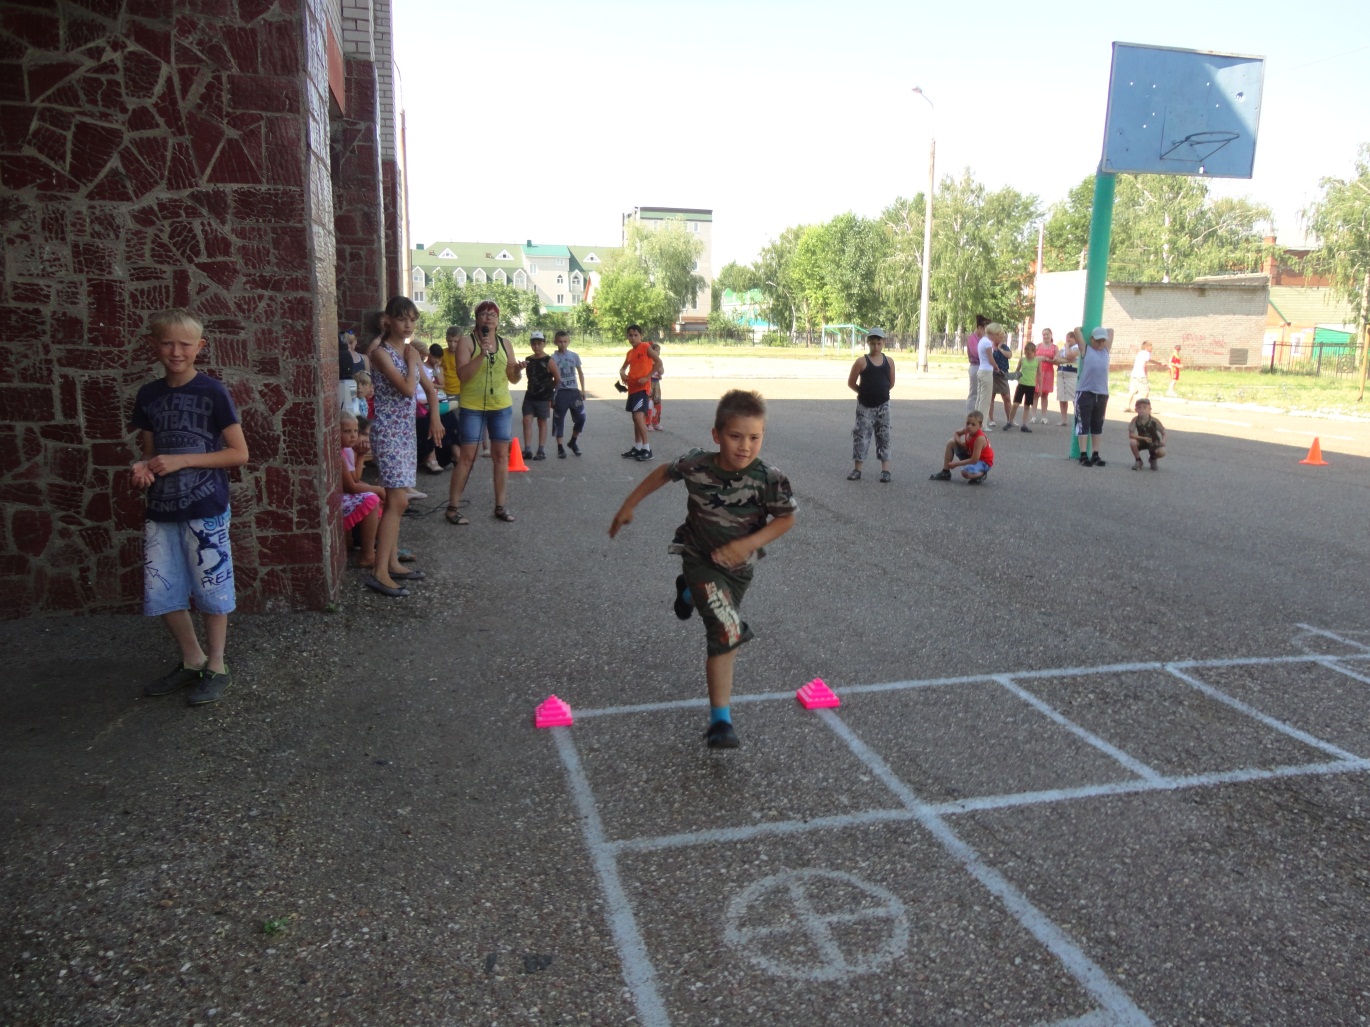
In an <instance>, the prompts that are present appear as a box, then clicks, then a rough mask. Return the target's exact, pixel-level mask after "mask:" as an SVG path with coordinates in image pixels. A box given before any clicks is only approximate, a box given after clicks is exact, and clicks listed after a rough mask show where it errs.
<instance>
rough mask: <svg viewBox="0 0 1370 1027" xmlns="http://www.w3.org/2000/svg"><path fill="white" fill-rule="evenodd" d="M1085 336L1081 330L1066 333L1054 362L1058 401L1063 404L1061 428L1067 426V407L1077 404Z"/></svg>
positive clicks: (1075, 329) (1074, 329) (1073, 329)
mask: <svg viewBox="0 0 1370 1027" xmlns="http://www.w3.org/2000/svg"><path fill="white" fill-rule="evenodd" d="M1083 340H1084V335H1083V334H1082V333H1081V331H1080V329H1079V328H1072V329H1071V330H1070V331H1068V332H1066V341H1065V342H1063V343H1062V344H1061V348H1060V349H1058V350H1057V351H1056V358H1055V359H1054V360H1053V361H1052V363H1053V364H1055V365H1056V399H1057V400H1058V401H1059V402H1060V404H1061V425H1060V426H1061V427H1062V428H1064V427H1065V426H1066V407H1068V406H1069V405H1070V404H1071V403H1074V402H1075V380H1076V378H1077V376H1078V374H1079V363H1080V343H1081V342H1082V341H1083Z"/></svg>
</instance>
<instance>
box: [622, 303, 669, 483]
mask: <svg viewBox="0 0 1370 1027" xmlns="http://www.w3.org/2000/svg"><path fill="white" fill-rule="evenodd" d="M628 344H629V345H630V346H631V347H632V348H631V349H629V350H628V355H627V356H626V357H624V358H623V366H622V367H620V368H619V369H618V378H619V382H620V384H621V385H623V387H624V388H626V389H627V390H628V404H627V407H626V409H627V411H628V413H630V414H632V415H633V448H632V449H630V450H628V452H626V453H624V454H623V456H624V457H625V458H626V459H629V460H650V459H652V447H651V446H649V445H648V444H647V407H648V404H650V403H651V400H652V375H653V374H661V373H663V371H664V368H663V366H662V363H661V357H660V356H658V355H657V354H656V353H654V352H653V351H652V344H651V343H650V342H643V341H642V329H641V328H639V327H638V326H637V325H629V326H628Z"/></svg>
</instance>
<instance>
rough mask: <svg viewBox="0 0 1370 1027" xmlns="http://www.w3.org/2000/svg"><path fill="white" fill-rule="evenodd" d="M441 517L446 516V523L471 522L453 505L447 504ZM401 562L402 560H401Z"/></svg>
mask: <svg viewBox="0 0 1370 1027" xmlns="http://www.w3.org/2000/svg"><path fill="white" fill-rule="evenodd" d="M443 517H445V518H447V523H448V524H470V523H471V522H470V521H469V520H467V519H466V518H465V517H463V516H462V514H461V511H459V510H458V509H457V508H456V507H455V506H449V507H448V508H447V512H446V513H445V514H443ZM401 562H403V561H401Z"/></svg>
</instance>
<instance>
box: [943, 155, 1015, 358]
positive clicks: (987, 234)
mask: <svg viewBox="0 0 1370 1027" xmlns="http://www.w3.org/2000/svg"><path fill="white" fill-rule="evenodd" d="M1039 217H1040V207H1039V206H1038V203H1037V197H1035V196H1031V195H1024V194H1022V193H1020V192H1018V191H1017V190H1016V189H1012V188H1008V187H1005V188H1003V189H999V190H997V191H995V192H990V191H989V190H987V189H986V188H985V187H984V186H983V185H982V184H980V183H979V182H977V181H975V178H974V176H973V175H972V174H971V172H970V169H969V168H967V169H966V170H965V171H963V172H962V173H961V177H960V178H953V177H951V176H947V177H946V178H943V179H942V181H941V183H940V184H939V186H938V190H937V196H936V197H935V199H934V201H933V208H932V265H931V269H930V280H929V282H928V289H929V290H930V292H931V294H932V295H931V297H930V302H931V304H932V306H931V308H930V313H931V316H930V318H929V322H930V323H935V324H939V325H941V326H942V330H943V331H945V332H948V333H951V332H955V331H960V330H964V329H966V328H969V327H971V326H973V325H974V323H975V315H976V314H985V315H987V316H988V317H991V318H993V319H994V320H996V321H1002V322H1003V323H1005V324H1006V325H1013V324H1017V323H1019V322H1020V321H1021V320H1022V319H1023V318H1024V317H1025V316H1026V313H1027V300H1026V297H1025V295H1024V285H1025V284H1026V279H1027V275H1028V270H1029V267H1030V263H1031V260H1032V258H1033V256H1034V254H1035V249H1036V239H1035V234H1034V233H1033V231H1032V226H1033V224H1034V223H1035V222H1036V221H1037V220H1038V218H1039Z"/></svg>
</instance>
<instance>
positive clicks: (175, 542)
mask: <svg viewBox="0 0 1370 1027" xmlns="http://www.w3.org/2000/svg"><path fill="white" fill-rule="evenodd" d="M228 523H229V511H228V510H225V511H224V512H223V513H221V514H219V515H217V516H215V517H206V518H204V519H203V520H195V521H144V522H143V540H144V545H145V550H144V556H143V612H144V613H145V614H147V615H148V616H149V617H160V616H162V615H163V614H166V613H175V612H176V611H177V610H188V609H190V601H191V599H192V598H193V599H194V600H195V609H197V610H199V611H200V612H201V613H232V612H233V609H234V607H235V606H236V605H237V603H236V601H235V597H234V592H233V552H232V550H231V549H230V548H229V544H228Z"/></svg>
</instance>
